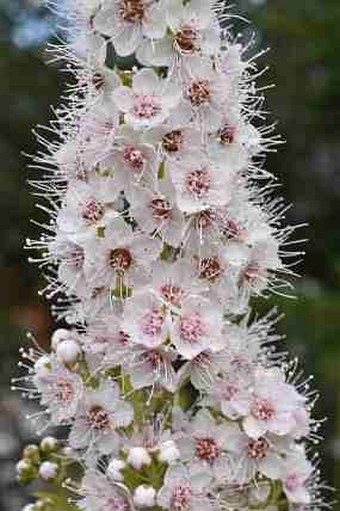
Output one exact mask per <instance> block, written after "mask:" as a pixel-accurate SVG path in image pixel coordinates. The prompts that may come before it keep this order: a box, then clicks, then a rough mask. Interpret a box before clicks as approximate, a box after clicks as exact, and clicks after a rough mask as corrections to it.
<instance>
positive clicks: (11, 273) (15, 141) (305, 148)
mask: <svg viewBox="0 0 340 511" xmlns="http://www.w3.org/2000/svg"><path fill="white" fill-rule="evenodd" d="M233 3H235V4H236V6H237V4H238V6H239V7H240V9H241V11H242V12H244V13H246V14H247V16H248V18H249V19H250V20H252V21H253V22H254V23H255V25H247V24H244V23H242V22H237V21H236V23H237V24H238V23H239V25H240V29H242V30H243V31H245V33H246V34H248V36H250V34H251V32H252V31H254V30H255V28H254V27H256V32H257V40H258V44H259V47H261V46H262V47H267V46H270V48H271V51H270V53H269V54H268V55H267V56H266V58H265V63H268V62H269V64H270V65H271V70H270V71H269V73H268V75H267V77H266V82H267V83H271V82H275V83H276V88H275V89H272V90H270V91H269V92H268V106H269V108H270V109H271V110H272V111H273V112H274V115H273V117H272V120H276V119H279V121H280V124H279V131H280V132H281V133H282V134H283V136H284V137H285V139H286V140H287V143H286V145H285V146H283V147H281V148H280V151H279V152H278V154H276V155H272V156H271V157H270V158H269V161H268V167H269V168H270V170H271V171H273V172H274V173H275V174H276V175H278V176H279V178H280V180H281V182H282V190H281V191H282V193H283V194H284V195H285V197H286V198H287V201H288V202H292V203H293V204H294V207H293V208H292V210H291V211H290V213H289V215H288V220H289V221H291V222H298V223H301V222H308V223H309V227H308V228H304V229H302V230H301V233H300V235H301V237H308V238H309V242H308V244H307V246H306V249H307V255H306V258H305V261H304V263H303V264H301V265H300V266H299V268H298V270H299V272H300V273H301V274H302V275H303V277H302V278H301V279H299V281H298V283H297V294H298V296H299V300H298V301H293V300H280V301H279V304H278V305H279V306H280V308H281V310H282V311H283V312H285V313H286V318H285V319H284V320H283V321H282V322H281V324H280V328H281V330H282V332H284V333H287V335H288V345H289V346H290V349H291V351H292V352H293V353H298V354H299V355H300V357H301V360H302V362H303V363H304V365H305V367H306V370H307V371H308V372H311V373H313V374H314V375H315V380H316V384H317V386H318V387H319V388H320V390H321V393H322V398H321V400H320V403H319V405H318V413H319V414H320V416H322V415H327V416H328V421H327V423H326V424H325V426H324V434H325V436H326V442H325V444H324V445H323V446H322V455H323V457H324V460H325V469H326V472H327V475H328V477H329V479H330V480H331V482H332V484H334V485H335V486H340V392H339V385H340V293H339V281H340V228H339V217H340V201H339V198H340V106H339V105H340V2H339V0H267V2H266V1H263V0H262V1H260V0H257V1H255V0H253V1H252V2H250V0H239V1H238V2H233ZM236 6H235V9H233V12H236V10H237V9H236ZM51 26H53V21H52V20H50V19H49V16H48V14H47V13H46V11H45V10H44V9H43V8H42V7H40V6H39V1H38V0H31V1H24V0H0V157H1V159H0V168H1V174H0V207H1V214H0V232H1V251H0V324H1V334H0V383H1V388H2V389H3V390H2V397H3V399H2V403H1V405H0V511H2V510H3V511H5V510H6V511H9V510H13V511H14V510H17V509H19V508H20V506H19V504H18V501H17V494H18V492H17V489H16V487H15V485H13V484H12V483H11V477H12V474H11V470H12V469H13V463H11V462H10V461H9V458H10V457H12V458H13V457H14V456H17V455H18V449H19V447H18V445H17V444H16V442H15V441H14V442H13V449H12V451H11V454H9V453H10V450H9V449H7V450H6V448H3V447H8V442H9V438H10V436H9V435H12V437H13V435H14V436H20V438H21V437H22V438H27V437H29V436H30V432H29V431H28V432H27V431H26V429H25V428H23V426H22V420H23V419H22V417H21V416H20V414H19V415H18V405H17V403H16V401H15V400H13V397H12V396H11V395H10V392H9V390H8V387H9V375H10V374H13V373H14V372H15V371H16V367H15V363H16V357H17V349H18V347H19V345H20V343H21V342H23V340H24V332H25V330H26V328H27V327H29V328H31V329H33V330H35V331H36V332H37V336H38V338H39V341H40V342H41V343H46V339H47V335H48V331H49V330H50V329H51V327H52V323H51V320H50V318H49V316H48V308H47V306H46V304H45V303H44V301H43V300H41V299H40V298H38V296H37V289H38V288H39V285H42V281H41V278H40V277H39V275H38V272H37V269H36V268H35V267H33V266H29V265H28V264H27V263H26V256H27V254H26V253H25V252H24V250H23V248H22V246H23V242H24V239H25V237H26V236H27V235H30V236H32V237H34V227H33V226H31V225H30V223H29V218H31V217H36V216H37V215H36V212H35V208H34V200H33V198H32V197H31V196H30V195H29V193H28V187H27V185H26V182H25V181H26V179H27V178H28V177H29V176H31V177H32V174H31V173H30V172H29V171H28V170H27V168H26V164H27V159H26V158H25V157H24V156H23V155H21V152H22V151H23V152H25V153H30V154H31V153H34V152H35V150H36V146H35V142H34V137H33V135H32V134H31V132H30V130H31V128H32V127H34V125H35V124H37V123H40V124H43V123H46V122H47V119H48V117H49V115H50V113H49V108H50V107H49V105H51V104H56V103H57V102H58V97H59V95H60V93H61V91H62V81H63V78H64V77H63V75H61V74H59V73H58V71H57V69H55V68H53V67H46V66H45V61H46V55H45V54H44V52H43V48H44V46H45V44H46V39H47V38H48V37H52V36H53V34H52V31H51V28H50V27H51ZM273 303H277V300H274V301H273ZM261 307H263V308H266V307H268V304H261ZM18 417H19V419H18ZM18 422H19V425H18ZM2 446H3V447H2ZM2 474H5V475H6V476H7V477H5V478H4V477H2ZM1 486H3V488H2V487H1ZM339 509H340V507H339Z"/></svg>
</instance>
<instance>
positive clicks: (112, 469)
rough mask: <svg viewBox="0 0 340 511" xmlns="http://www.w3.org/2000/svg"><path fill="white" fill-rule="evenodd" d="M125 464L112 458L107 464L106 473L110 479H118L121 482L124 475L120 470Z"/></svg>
mask: <svg viewBox="0 0 340 511" xmlns="http://www.w3.org/2000/svg"><path fill="white" fill-rule="evenodd" d="M125 466H126V463H125V462H124V461H122V460H118V459H116V458H115V459H113V460H112V461H111V462H110V464H109V466H108V467H107V470H106V474H107V475H108V477H109V478H110V479H112V480H113V481H119V482H122V481H123V480H124V477H123V475H122V473H121V470H123V468H124V467H125Z"/></svg>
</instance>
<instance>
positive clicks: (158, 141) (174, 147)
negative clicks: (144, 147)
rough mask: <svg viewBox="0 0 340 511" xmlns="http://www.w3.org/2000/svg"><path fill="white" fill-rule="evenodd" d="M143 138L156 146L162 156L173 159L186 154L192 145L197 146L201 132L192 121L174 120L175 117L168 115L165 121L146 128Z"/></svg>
mask: <svg viewBox="0 0 340 511" xmlns="http://www.w3.org/2000/svg"><path fill="white" fill-rule="evenodd" d="M143 139H144V140H145V142H146V143H149V144H152V145H153V146H154V147H156V149H157V151H158V152H159V153H160V154H161V155H162V156H163V157H166V158H167V159H169V158H171V159H173V158H180V157H182V156H185V155H188V154H190V153H191V151H192V148H193V147H199V146H200V144H201V142H202V133H201V132H200V130H199V129H198V128H197V127H196V126H195V124H194V123H192V124H190V123H187V124H183V123H181V122H176V119H175V118H174V117H173V116H170V118H169V119H168V121H167V122H165V123H163V124H160V125H159V126H155V127H154V128H151V129H149V130H147V131H146V132H145V133H144V134H143Z"/></svg>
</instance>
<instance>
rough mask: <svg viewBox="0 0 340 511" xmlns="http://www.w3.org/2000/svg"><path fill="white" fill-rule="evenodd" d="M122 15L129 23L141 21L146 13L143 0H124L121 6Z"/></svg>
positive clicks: (120, 12)
mask: <svg viewBox="0 0 340 511" xmlns="http://www.w3.org/2000/svg"><path fill="white" fill-rule="evenodd" d="M119 14H120V17H121V18H122V19H123V20H124V21H127V22H128V23H141V22H142V21H143V18H144V15H145V6H144V1H143V0H122V1H121V3H120V6H119Z"/></svg>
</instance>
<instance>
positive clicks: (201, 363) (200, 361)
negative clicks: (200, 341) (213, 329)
mask: <svg viewBox="0 0 340 511" xmlns="http://www.w3.org/2000/svg"><path fill="white" fill-rule="evenodd" d="M192 362H193V363H194V364H195V366H196V367H199V368H201V369H208V368H209V367H210V364H211V360H210V357H209V354H208V353H200V354H199V355H197V357H195V358H194V360H193V361H192Z"/></svg>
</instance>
